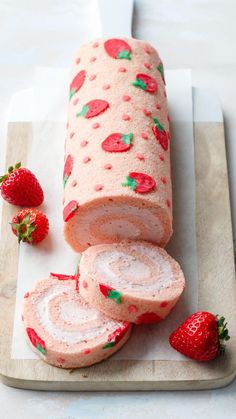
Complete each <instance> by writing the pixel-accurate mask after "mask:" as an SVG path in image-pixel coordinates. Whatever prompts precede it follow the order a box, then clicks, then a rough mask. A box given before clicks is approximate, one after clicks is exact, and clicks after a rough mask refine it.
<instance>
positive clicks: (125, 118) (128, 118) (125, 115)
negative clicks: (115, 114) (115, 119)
mask: <svg viewBox="0 0 236 419" xmlns="http://www.w3.org/2000/svg"><path fill="white" fill-rule="evenodd" d="M122 119H123V121H130V119H131V118H130V116H129V115H128V114H126V113H124V115H122Z"/></svg>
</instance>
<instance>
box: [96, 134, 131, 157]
mask: <svg viewBox="0 0 236 419" xmlns="http://www.w3.org/2000/svg"><path fill="white" fill-rule="evenodd" d="M132 140H133V134H132V133H130V134H120V133H115V134H111V135H109V136H108V137H107V138H106V139H105V140H104V141H103V142H102V148H103V150H105V151H109V152H115V153H117V152H122V151H127V150H129V149H130V147H131V145H132V144H131V141H132Z"/></svg>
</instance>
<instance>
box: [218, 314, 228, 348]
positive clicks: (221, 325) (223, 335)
mask: <svg viewBox="0 0 236 419" xmlns="http://www.w3.org/2000/svg"><path fill="white" fill-rule="evenodd" d="M216 318H217V328H218V335H219V341H220V355H224V353H225V342H227V340H229V339H230V336H229V331H228V329H227V323H225V318H224V317H223V316H222V317H219V315H218V314H217V315H216Z"/></svg>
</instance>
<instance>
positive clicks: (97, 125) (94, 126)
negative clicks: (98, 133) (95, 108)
mask: <svg viewBox="0 0 236 419" xmlns="http://www.w3.org/2000/svg"><path fill="white" fill-rule="evenodd" d="M99 127H100V124H99V122H94V124H93V125H92V128H93V129H97V128H99Z"/></svg>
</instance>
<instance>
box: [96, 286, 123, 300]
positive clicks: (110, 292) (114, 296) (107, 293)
mask: <svg viewBox="0 0 236 419" xmlns="http://www.w3.org/2000/svg"><path fill="white" fill-rule="evenodd" d="M99 290H100V292H101V293H102V294H103V295H104V297H106V298H110V299H111V300H115V302H116V304H120V303H121V295H122V294H121V292H119V291H117V290H115V289H114V288H112V287H109V285H105V284H99Z"/></svg>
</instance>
